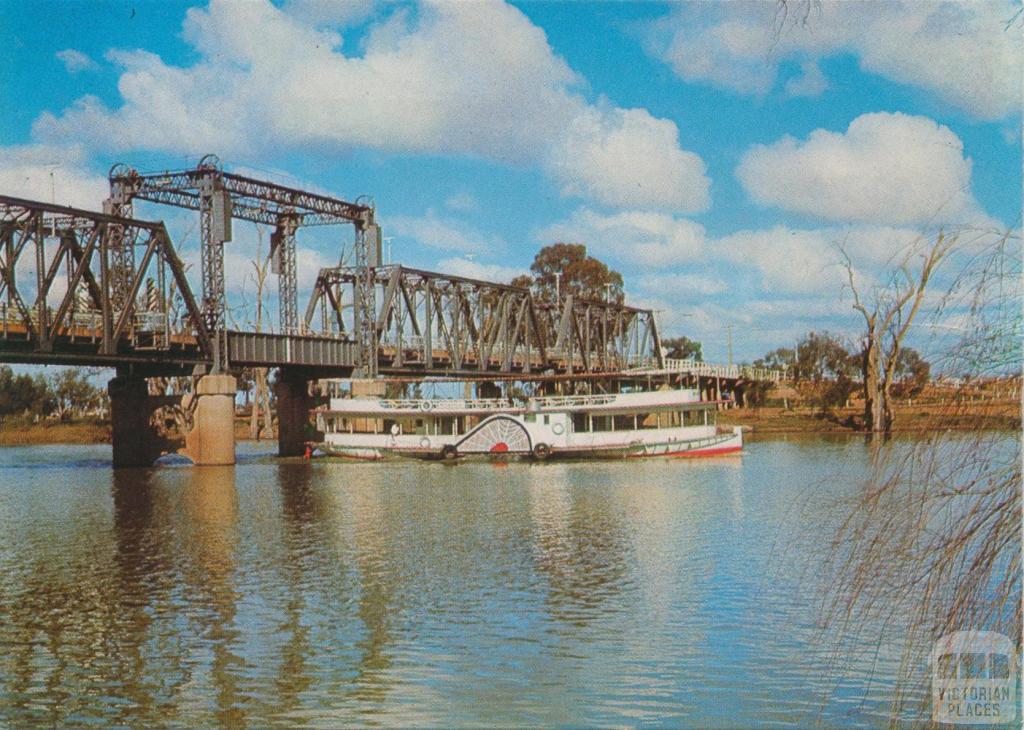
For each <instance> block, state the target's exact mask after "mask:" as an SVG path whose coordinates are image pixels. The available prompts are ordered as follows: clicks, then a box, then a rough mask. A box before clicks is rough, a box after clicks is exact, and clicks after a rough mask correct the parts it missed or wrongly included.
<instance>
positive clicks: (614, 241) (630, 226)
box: [538, 208, 705, 268]
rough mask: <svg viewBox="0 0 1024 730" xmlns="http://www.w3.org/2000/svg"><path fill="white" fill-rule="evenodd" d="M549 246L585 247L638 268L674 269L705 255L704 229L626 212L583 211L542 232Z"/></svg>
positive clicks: (668, 218)
mask: <svg viewBox="0 0 1024 730" xmlns="http://www.w3.org/2000/svg"><path fill="white" fill-rule="evenodd" d="M538 238H540V239H541V240H542V241H543V242H545V243H551V242H554V241H563V242H567V243H583V244H585V245H586V246H587V249H588V252H589V253H590V254H591V255H594V256H597V257H598V258H601V257H608V258H610V259H612V260H613V261H615V262H618V263H620V264H628V265H629V266H630V267H635V268H650V267H659V266H670V265H672V264H677V263H682V262H685V261H692V260H694V259H696V258H698V257H699V256H700V254H701V249H702V247H703V245H704V238H705V234H704V227H703V226H701V225H700V224H699V223H695V222H694V221H691V220H688V219H686V218H675V217H673V216H670V215H666V214H664V213H652V212H647V211H625V212H622V213H615V214H612V215H604V214H602V213H598V212H595V211H593V210H591V209H589V208H579V209H577V210H576V211H574V212H573V214H572V215H571V216H570V217H569V219H568V220H566V221H562V222H560V223H555V224H553V225H550V226H548V227H547V228H545V229H543V230H542V231H540V232H539V234H538Z"/></svg>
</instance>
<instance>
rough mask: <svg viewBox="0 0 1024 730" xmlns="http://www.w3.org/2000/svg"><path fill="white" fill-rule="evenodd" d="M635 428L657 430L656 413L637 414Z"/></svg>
mask: <svg viewBox="0 0 1024 730" xmlns="http://www.w3.org/2000/svg"><path fill="white" fill-rule="evenodd" d="M636 427H637V428H657V427H658V414H657V413H637V414H636Z"/></svg>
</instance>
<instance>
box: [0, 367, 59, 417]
mask: <svg viewBox="0 0 1024 730" xmlns="http://www.w3.org/2000/svg"><path fill="white" fill-rule="evenodd" d="M50 406H52V398H51V397H50V392H49V386H48V384H47V383H46V380H45V379H44V378H42V376H37V377H35V378H33V377H32V376H31V375H26V374H22V375H15V374H14V371H13V370H11V368H9V367H7V366H6V365H5V366H3V367H0V416H10V415H20V414H23V413H37V414H41V415H42V414H46V413H48V412H49V411H50V409H51V408H50Z"/></svg>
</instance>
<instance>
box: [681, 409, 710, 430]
mask: <svg viewBox="0 0 1024 730" xmlns="http://www.w3.org/2000/svg"><path fill="white" fill-rule="evenodd" d="M704 413H706V411H704V412H702V411H696V410H688V411H683V425H684V426H703V425H705V421H704Z"/></svg>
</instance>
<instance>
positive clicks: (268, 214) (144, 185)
mask: <svg viewBox="0 0 1024 730" xmlns="http://www.w3.org/2000/svg"><path fill="white" fill-rule="evenodd" d="M110 190H111V198H110V201H111V205H113V202H114V201H117V200H124V201H128V203H129V204H130V201H132V200H145V201H149V202H153V203H160V204H164V205H172V206H175V207H178V208H187V209H190V210H197V211H199V212H200V229H201V234H202V261H203V311H204V315H205V318H206V322H207V327H208V328H209V329H210V331H211V333H212V334H213V336H214V337H215V344H216V346H217V354H216V356H215V366H220V365H226V359H225V357H226V355H225V353H224V348H223V342H222V336H223V333H224V331H225V310H226V301H225V291H224V272H223V261H224V252H223V246H224V243H225V242H226V241H229V240H230V239H231V233H230V219H232V218H238V219H241V220H246V221H250V222H252V223H257V224H263V225H268V226H272V227H273V228H274V232H273V234H272V235H271V256H272V258H273V261H274V263H275V266H274V271H275V273H277V275H278V277H279V278H278V287H279V296H278V301H279V307H280V311H279V325H280V328H281V331H282V332H283V333H284V334H296V333H298V332H299V329H300V327H299V324H300V323H299V318H298V298H297V297H298V294H297V290H298V284H297V272H296V251H295V246H296V233H297V231H298V229H299V228H302V227H304V226H324V225H336V224H348V223H351V224H354V225H355V227H356V250H357V254H358V253H359V251H360V250H361V246H362V244H364V242H365V235H364V232H365V231H366V230H370V229H375V226H374V221H373V208H372V207H371V206H368V205H361V204H358V203H350V202H347V201H344V200H339V199H337V198H332V197H329V196H326V195H320V194H317V193H311V192H308V191H305V190H298V189H295V188H289V187H286V186H283V185H278V184H276V183H271V182H267V181H264V180H256V179H253V178H249V177H245V176H243V175H236V174H234V173H229V172H224V171H223V170H221V169H220V163H219V160H217V159H216V157H214V156H213V155H208V156H207V157H204V158H203V160H202V161H200V163H199V165H198V166H197V167H196V168H194V169H188V170H177V171H167V172H161V173H147V174H141V173H139V172H137V171H135V170H133V169H131V168H129V167H127V166H125V165H115V166H114V167H113V168H112V169H111V172H110Z"/></svg>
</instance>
